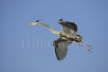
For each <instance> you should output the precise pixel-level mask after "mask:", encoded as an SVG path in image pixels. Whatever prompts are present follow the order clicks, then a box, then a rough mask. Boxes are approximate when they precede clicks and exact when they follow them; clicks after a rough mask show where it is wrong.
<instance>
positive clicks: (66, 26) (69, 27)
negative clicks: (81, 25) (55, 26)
mask: <svg viewBox="0 0 108 72" xmlns="http://www.w3.org/2000/svg"><path fill="white" fill-rule="evenodd" d="M58 23H59V24H61V25H62V26H63V32H65V33H75V32H77V30H78V28H77V25H76V24H75V23H74V22H69V21H63V20H62V19H60V20H59V22H58Z"/></svg>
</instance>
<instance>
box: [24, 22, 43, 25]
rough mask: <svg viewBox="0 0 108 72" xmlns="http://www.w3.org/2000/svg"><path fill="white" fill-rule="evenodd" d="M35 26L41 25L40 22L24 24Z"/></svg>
mask: <svg viewBox="0 0 108 72" xmlns="http://www.w3.org/2000/svg"><path fill="white" fill-rule="evenodd" d="M37 24H42V23H41V22H32V23H31V24H26V25H27V26H35V25H37Z"/></svg>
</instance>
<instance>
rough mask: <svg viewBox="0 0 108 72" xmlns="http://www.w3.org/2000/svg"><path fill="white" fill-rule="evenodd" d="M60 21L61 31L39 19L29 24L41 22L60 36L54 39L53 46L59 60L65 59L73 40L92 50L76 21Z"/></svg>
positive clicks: (33, 24)
mask: <svg viewBox="0 0 108 72" xmlns="http://www.w3.org/2000/svg"><path fill="white" fill-rule="evenodd" d="M58 23H59V24H60V25H62V27H63V30H62V31H61V32H58V31H56V30H55V29H54V28H52V27H50V26H49V25H48V24H45V23H43V22H40V21H39V20H37V21H35V22H32V23H31V24H27V25H29V26H35V25H37V24H41V25H43V26H44V27H47V28H48V29H49V30H50V31H51V32H52V33H53V34H55V35H58V36H59V38H58V39H57V40H54V41H53V46H54V48H55V54H56V57H57V60H63V59H64V58H65V56H66V55H67V49H68V48H67V47H68V45H69V44H71V43H72V42H76V43H77V44H79V45H80V46H83V47H84V48H86V49H87V51H91V48H90V47H89V46H88V45H87V44H85V43H84V42H83V39H82V36H81V35H79V34H77V30H78V29H77V25H76V24H75V23H74V22H70V21H64V20H63V19H59V21H58Z"/></svg>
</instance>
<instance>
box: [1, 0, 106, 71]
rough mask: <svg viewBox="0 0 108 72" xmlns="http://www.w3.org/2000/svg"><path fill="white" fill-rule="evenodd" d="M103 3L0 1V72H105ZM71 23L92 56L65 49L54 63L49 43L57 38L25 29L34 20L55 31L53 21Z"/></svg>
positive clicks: (38, 29)
mask: <svg viewBox="0 0 108 72" xmlns="http://www.w3.org/2000/svg"><path fill="white" fill-rule="evenodd" d="M107 3H108V1H107V0H0V22H1V23H0V25H1V26H0V27H1V28H0V33H1V34H0V72H107V71H108V69H107V67H108V52H107V51H108V38H107V37H108V33H107V31H108V29H107V27H108V22H107V19H108V14H107V13H108V8H107V7H108V4H107ZM60 18H63V19H64V20H68V21H74V22H76V23H77V25H78V33H79V34H81V35H82V36H83V38H84V39H85V41H86V42H87V43H88V44H91V45H92V47H93V53H89V52H87V51H85V50H84V49H83V48H81V47H80V46H78V45H71V46H69V51H68V55H67V57H66V58H65V59H64V60H63V61H57V60H56V57H55V53H54V48H53V46H52V41H53V40H55V39H56V38H58V37H57V36H55V35H53V34H52V33H50V32H49V31H48V30H47V29H46V28H44V27H42V26H37V27H27V26H26V25H25V24H28V23H31V22H32V21H34V20H36V19H40V20H41V21H43V22H45V23H48V24H49V25H50V26H52V27H54V28H55V29H57V30H58V31H60V30H61V29H62V28H61V26H60V25H59V24H57V20H58V19H60Z"/></svg>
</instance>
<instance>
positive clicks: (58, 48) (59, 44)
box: [53, 38, 69, 60]
mask: <svg viewBox="0 0 108 72" xmlns="http://www.w3.org/2000/svg"><path fill="white" fill-rule="evenodd" d="M68 44H69V43H68V42H67V41H66V40H64V39H61V38H59V39H57V40H55V41H54V42H53V45H54V47H55V54H56V57H57V59H58V60H63V59H64V58H65V56H66V55H67V51H68V48H67V46H68Z"/></svg>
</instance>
